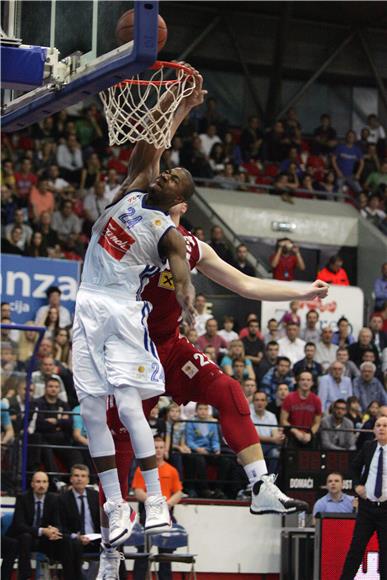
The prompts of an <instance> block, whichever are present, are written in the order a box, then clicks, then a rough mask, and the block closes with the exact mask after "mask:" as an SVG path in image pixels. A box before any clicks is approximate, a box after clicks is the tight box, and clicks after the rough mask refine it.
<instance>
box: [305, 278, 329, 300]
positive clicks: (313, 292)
mask: <svg viewBox="0 0 387 580" xmlns="http://www.w3.org/2000/svg"><path fill="white" fill-rule="evenodd" d="M328 291H329V284H327V283H326V282H323V281H322V280H315V281H314V282H313V284H311V285H310V286H308V288H307V289H306V292H303V293H302V294H301V296H300V299H301V300H313V299H314V298H325V297H326V296H327V295H328Z"/></svg>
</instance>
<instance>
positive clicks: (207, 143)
mask: <svg viewBox="0 0 387 580" xmlns="http://www.w3.org/2000/svg"><path fill="white" fill-rule="evenodd" d="M199 137H200V141H201V144H202V151H203V153H204V154H205V155H206V156H207V157H209V156H210V152H211V149H212V147H213V146H214V145H215V143H222V140H221V138H220V137H219V135H217V134H216V125H208V127H207V131H206V132H205V133H201V135H199Z"/></svg>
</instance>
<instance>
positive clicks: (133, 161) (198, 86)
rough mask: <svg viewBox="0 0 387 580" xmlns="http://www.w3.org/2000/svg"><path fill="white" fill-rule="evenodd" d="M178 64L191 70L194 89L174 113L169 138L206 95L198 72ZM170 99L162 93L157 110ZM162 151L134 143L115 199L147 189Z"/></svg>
mask: <svg viewBox="0 0 387 580" xmlns="http://www.w3.org/2000/svg"><path fill="white" fill-rule="evenodd" d="M180 64H183V65H184V66H185V67H186V68H189V69H190V70H192V82H193V83H194V84H195V88H194V90H193V92H192V93H191V94H190V95H189V96H187V97H185V98H184V99H183V100H182V102H181V103H180V105H179V106H178V108H177V109H176V111H175V114H174V117H173V120H172V126H171V137H173V136H174V135H175V133H176V131H177V129H178V128H179V126H180V125H181V123H182V122H183V120H184V119H185V117H186V116H187V115H188V114H189V113H190V111H191V110H192V109H193V108H194V107H197V106H198V105H201V104H202V103H203V100H204V97H205V95H206V94H207V91H204V90H203V77H202V76H201V75H200V74H199V72H198V71H196V70H195V69H193V68H192V67H191V66H190V65H188V64H187V63H180ZM171 99H172V96H171V93H170V92H169V93H164V95H163V97H162V98H161V99H160V102H159V108H160V109H161V110H163V109H167V108H168V106H169V105H170V101H171ZM152 115H153V120H154V119H155V117H156V116H157V112H156V113H152ZM145 122H146V121H145ZM164 151H165V149H164V148H160V149H156V147H155V146H154V145H150V144H149V143H147V142H146V141H139V142H138V143H136V145H135V147H134V149H133V152H132V155H131V157H130V160H129V165H128V175H127V177H126V179H125V181H124V182H123V184H122V187H121V189H120V191H119V192H118V193H117V196H116V199H119V198H120V197H121V196H122V195H123V194H124V193H125V191H127V190H128V189H135V188H138V189H147V188H148V187H149V185H150V184H151V183H152V182H153V181H154V180H155V179H156V177H157V176H158V175H159V173H160V159H161V156H162V154H163V153H164Z"/></svg>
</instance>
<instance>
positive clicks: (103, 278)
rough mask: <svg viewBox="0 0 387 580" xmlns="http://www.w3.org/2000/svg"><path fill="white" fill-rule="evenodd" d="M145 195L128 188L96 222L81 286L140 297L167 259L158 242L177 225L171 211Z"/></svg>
mask: <svg viewBox="0 0 387 580" xmlns="http://www.w3.org/2000/svg"><path fill="white" fill-rule="evenodd" d="M146 196H147V194H146V193H144V192H142V191H129V192H128V193H127V194H126V195H125V196H124V197H123V198H122V199H120V200H119V201H118V202H116V203H114V204H112V205H110V206H107V208H106V209H105V211H104V213H103V214H102V215H101V216H100V217H99V219H98V220H97V221H96V222H95V224H94V226H93V230H92V236H91V240H90V244H89V247H88V249H87V252H86V256H85V264H84V268H83V274H82V282H81V287H84V288H93V287H94V288H96V287H98V288H99V289H102V288H105V289H106V291H107V292H108V293H110V294H114V295H117V296H118V295H119V296H122V298H124V299H135V300H141V292H142V289H143V286H144V285H145V283H146V281H147V279H148V278H149V277H150V276H152V275H153V274H155V273H156V272H157V271H158V270H159V269H160V268H161V267H162V266H163V265H164V263H165V260H163V258H161V257H160V255H159V242H160V240H161V238H162V237H163V235H164V234H165V233H166V231H167V230H169V229H170V228H173V227H175V225H174V223H173V222H172V220H171V218H170V217H169V214H168V213H166V212H164V211H162V210H160V209H156V208H153V207H149V206H147V205H146V203H145V200H146Z"/></svg>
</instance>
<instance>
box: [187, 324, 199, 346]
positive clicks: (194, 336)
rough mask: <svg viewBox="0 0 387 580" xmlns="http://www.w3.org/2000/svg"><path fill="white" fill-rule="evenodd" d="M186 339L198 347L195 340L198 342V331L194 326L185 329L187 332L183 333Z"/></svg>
mask: <svg viewBox="0 0 387 580" xmlns="http://www.w3.org/2000/svg"><path fill="white" fill-rule="evenodd" d="M185 336H186V339H187V340H188V341H189V342H190V343H191V344H193V345H194V346H195V347H196V348H198V346H197V342H198V333H197V332H196V330H195V328H189V329H188V331H187V334H186V335H185Z"/></svg>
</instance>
